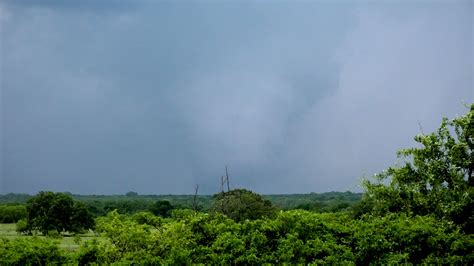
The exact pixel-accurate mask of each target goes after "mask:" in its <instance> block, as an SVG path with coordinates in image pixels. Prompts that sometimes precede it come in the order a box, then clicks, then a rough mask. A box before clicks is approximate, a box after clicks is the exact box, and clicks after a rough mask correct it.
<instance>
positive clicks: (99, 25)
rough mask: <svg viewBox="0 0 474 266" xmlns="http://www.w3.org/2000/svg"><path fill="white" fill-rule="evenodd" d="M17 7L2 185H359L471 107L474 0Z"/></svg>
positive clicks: (74, 188) (11, 31)
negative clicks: (225, 181) (227, 178)
mask: <svg viewBox="0 0 474 266" xmlns="http://www.w3.org/2000/svg"><path fill="white" fill-rule="evenodd" d="M6 3H7V4H3V5H1V4H0V21H1V23H2V25H1V26H2V34H1V38H2V41H1V44H2V47H1V55H2V60H1V62H2V72H1V74H2V76H3V80H2V83H1V85H2V94H1V95H2V110H3V115H2V122H3V143H4V145H3V148H2V155H3V171H2V176H1V178H0V181H1V182H3V183H0V184H1V185H2V188H1V189H0V193H1V192H4V193H5V192H11V191H14V192H30V193H31V192H36V191H38V190H42V189H44V190H59V191H65V190H67V191H71V192H74V193H123V192H126V191H129V190H135V191H138V192H139V193H192V189H193V187H194V184H196V183H199V185H200V188H201V189H202V193H213V192H215V191H217V190H218V189H219V177H220V175H222V174H223V171H224V167H225V165H229V167H230V170H231V171H230V173H231V177H232V178H231V182H232V184H233V185H236V186H245V187H248V188H250V189H253V190H256V191H259V192H264V193H281V192H288V193H291V192H310V191H327V190H345V189H357V184H358V178H359V177H361V176H362V175H364V174H366V175H371V174H373V172H375V171H379V170H381V169H383V168H384V167H386V166H388V165H391V164H393V163H394V159H395V156H394V154H395V151H396V149H398V148H401V147H404V146H409V145H412V144H413V143H412V141H411V140H412V136H413V135H414V134H416V133H417V131H418V121H420V122H421V123H422V124H423V126H424V127H425V130H426V131H428V130H432V129H434V128H435V126H436V125H437V123H438V122H439V120H440V118H441V116H443V115H448V116H453V115H454V114H456V113H458V114H460V113H464V112H465V110H464V109H463V107H462V102H463V101H464V102H470V101H473V95H472V93H473V88H472V74H473V73H472V46H473V45H472V6H470V4H469V3H468V2H467V3H464V2H456V3H453V4H440V3H437V4H429V3H426V4H417V5H409V4H403V5H402V4H400V5H394V4H392V5H390V6H384V5H380V6H376V5H353V4H347V3H346V4H340V3H339V4H330V3H329V2H315V3H309V2H299V3H289V2H287V3H284V2H280V3H272V4H270V3H263V2H224V3H217V2H158V1H156V2H154V1H143V2H142V1H139V2H137V1H123V2H112V1H83V2H82V1H75V2H74V3H71V2H67V1H63V2H62V1H46V2H41V3H40V4H37V2H36V3H33V2H32V1H26V2H22V3H21V4H13V3H12V2H6ZM78 3H80V4H78ZM131 3H133V5H134V7H128V6H127V5H129V4H130V5H131ZM78 5H82V6H78ZM466 7H468V8H466ZM104 10H107V11H111V12H108V13H107V15H104V14H105V12H104ZM114 10H116V11H114Z"/></svg>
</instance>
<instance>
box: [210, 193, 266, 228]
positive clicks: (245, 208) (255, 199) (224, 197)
mask: <svg viewBox="0 0 474 266" xmlns="http://www.w3.org/2000/svg"><path fill="white" fill-rule="evenodd" d="M212 210H213V211H217V212H220V213H223V214H225V215H227V216H228V217H230V218H232V219H234V220H236V221H242V220H245V219H259V218H262V217H264V216H271V215H272V214H273V213H274V212H275V208H274V207H273V206H272V203H271V202H270V201H269V200H265V199H263V198H262V196H260V195H259V194H257V193H254V192H252V191H250V190H246V189H233V190H230V191H228V192H221V193H219V194H216V195H215V201H214V204H213V207H212Z"/></svg>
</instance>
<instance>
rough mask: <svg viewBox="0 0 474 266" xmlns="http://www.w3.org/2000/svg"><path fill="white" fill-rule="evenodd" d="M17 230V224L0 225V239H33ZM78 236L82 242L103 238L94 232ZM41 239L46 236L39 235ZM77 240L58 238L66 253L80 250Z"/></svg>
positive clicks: (68, 237)
mask: <svg viewBox="0 0 474 266" xmlns="http://www.w3.org/2000/svg"><path fill="white" fill-rule="evenodd" d="M15 229H16V225H15V224H2V223H0V238H6V239H15V238H19V237H25V238H31V237H32V236H25V235H20V234H18V233H17V232H16V231H15ZM78 236H79V240H80V242H82V241H87V240H91V239H94V238H96V239H101V240H102V238H101V237H98V236H96V235H94V233H93V232H88V233H86V234H80V235H78ZM39 237H45V236H41V235H39ZM77 240H78V239H77V237H74V236H63V237H61V238H58V241H60V243H59V247H60V248H62V249H63V250H65V251H67V252H74V251H76V250H77V249H78V248H79V244H80V242H78V241H77Z"/></svg>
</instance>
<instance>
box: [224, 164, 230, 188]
mask: <svg viewBox="0 0 474 266" xmlns="http://www.w3.org/2000/svg"><path fill="white" fill-rule="evenodd" d="M225 176H226V180H227V192H229V191H230V184H229V172H228V171H227V165H226V166H225Z"/></svg>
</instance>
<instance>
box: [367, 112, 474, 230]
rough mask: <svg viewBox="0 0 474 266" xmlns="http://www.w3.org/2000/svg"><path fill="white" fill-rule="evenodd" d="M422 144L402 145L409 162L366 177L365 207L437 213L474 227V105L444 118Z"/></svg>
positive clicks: (420, 137)
mask: <svg viewBox="0 0 474 266" xmlns="http://www.w3.org/2000/svg"><path fill="white" fill-rule="evenodd" d="M415 141H416V142H417V143H419V144H420V147H417V148H409V149H402V150H400V151H399V152H398V156H399V157H400V158H402V159H404V162H403V165H401V166H395V167H390V168H388V169H387V170H385V171H383V172H382V173H380V174H378V175H376V176H375V182H374V181H366V182H365V184H364V185H365V187H366V194H365V196H364V199H363V202H362V205H365V207H366V208H368V209H369V210H370V211H372V212H377V213H387V212H406V213H410V214H413V215H428V214H429V215H435V216H436V217H438V218H440V219H447V220H450V221H453V222H455V223H456V224H459V225H461V226H462V227H463V228H464V229H465V230H470V232H472V230H473V228H474V224H473V220H474V218H473V217H474V216H473V211H474V204H473V203H474V201H473V192H474V177H473V172H474V104H471V106H470V110H469V112H468V113H467V114H465V115H464V116H461V117H457V118H454V119H447V118H444V119H443V120H442V122H441V125H440V127H439V128H438V130H437V131H436V132H433V133H430V134H419V135H417V136H416V137H415Z"/></svg>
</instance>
